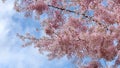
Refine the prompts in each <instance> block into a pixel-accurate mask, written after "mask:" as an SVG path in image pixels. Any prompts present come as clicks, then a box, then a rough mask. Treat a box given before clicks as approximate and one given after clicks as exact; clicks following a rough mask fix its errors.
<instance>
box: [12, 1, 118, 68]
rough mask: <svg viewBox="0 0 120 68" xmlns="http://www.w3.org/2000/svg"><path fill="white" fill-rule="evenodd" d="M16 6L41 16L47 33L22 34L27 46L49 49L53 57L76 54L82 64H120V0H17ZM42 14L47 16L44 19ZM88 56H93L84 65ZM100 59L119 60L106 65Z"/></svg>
mask: <svg viewBox="0 0 120 68" xmlns="http://www.w3.org/2000/svg"><path fill="white" fill-rule="evenodd" d="M103 1H106V4H107V5H104V4H103V3H102V2H103ZM14 8H15V10H16V11H17V12H22V13H24V15H25V16H26V17H31V16H32V17H34V18H35V19H36V20H40V25H42V27H43V29H44V32H45V34H46V35H45V36H43V37H42V38H37V37H35V36H33V35H31V34H30V33H27V34H26V35H24V36H22V35H20V34H18V36H19V37H20V38H21V39H22V40H23V41H24V42H25V44H24V46H25V47H26V46H28V45H31V44H33V45H34V46H35V47H36V48H38V49H39V52H40V53H44V52H46V51H47V52H48V55H47V56H48V58H49V59H54V58H61V57H63V56H67V57H68V59H72V58H73V57H75V59H76V58H77V60H75V63H76V66H77V67H78V68H82V67H83V68H102V67H103V68H107V67H112V68H117V67H118V65H119V64H120V0H15V3H14ZM42 14H46V15H47V17H46V18H45V19H44V20H42V21H41V19H42V18H41V17H40V16H41V15H42ZM38 30H39V29H37V31H38ZM38 32H39V31H38ZM26 40H29V41H26ZM114 42H115V43H114ZM86 56H88V57H90V58H91V59H92V60H91V62H89V63H88V64H87V65H84V64H83V65H82V62H83V61H82V60H83V59H84V58H85V57H86ZM115 57H118V58H115ZM100 59H104V60H105V62H108V61H113V60H115V63H114V65H113V66H109V65H107V64H106V66H102V65H101V63H100V61H99V60H100Z"/></svg>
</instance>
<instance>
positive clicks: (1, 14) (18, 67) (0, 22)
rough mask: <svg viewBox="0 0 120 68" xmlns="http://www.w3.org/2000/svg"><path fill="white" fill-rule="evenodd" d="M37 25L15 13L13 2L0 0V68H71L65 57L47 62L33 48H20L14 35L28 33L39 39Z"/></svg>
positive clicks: (43, 56)
mask: <svg viewBox="0 0 120 68" xmlns="http://www.w3.org/2000/svg"><path fill="white" fill-rule="evenodd" d="M34 22H35V23H34ZM38 24H39V23H38V21H35V20H33V19H30V18H24V17H23V16H22V15H21V14H20V13H17V12H15V11H14V10H13V1H7V2H6V3H4V4H3V3H2V2H1V0H0V68H73V65H72V64H71V63H70V61H69V60H67V59H66V57H63V58H61V59H55V60H52V61H48V59H47V57H46V56H45V55H40V54H39V52H38V50H37V49H35V48H34V47H33V46H31V47H26V48H22V47H21V45H22V41H21V40H20V39H19V38H18V37H16V33H20V34H25V33H26V32H30V33H32V34H35V35H36V36H37V37H40V35H44V33H36V32H35V27H37V28H40V26H39V25H38Z"/></svg>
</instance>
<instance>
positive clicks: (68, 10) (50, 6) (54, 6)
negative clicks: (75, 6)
mask: <svg viewBox="0 0 120 68" xmlns="http://www.w3.org/2000/svg"><path fill="white" fill-rule="evenodd" d="M48 6H49V7H52V8H56V9H59V10H63V11H67V12H71V13H75V14H79V13H77V12H75V11H73V10H69V9H65V8H60V7H57V6H53V5H48Z"/></svg>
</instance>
